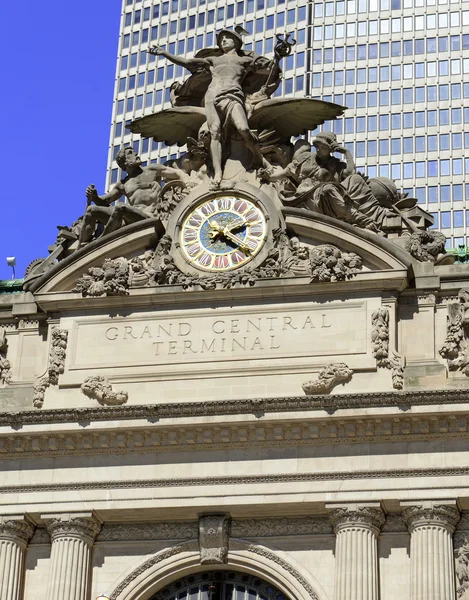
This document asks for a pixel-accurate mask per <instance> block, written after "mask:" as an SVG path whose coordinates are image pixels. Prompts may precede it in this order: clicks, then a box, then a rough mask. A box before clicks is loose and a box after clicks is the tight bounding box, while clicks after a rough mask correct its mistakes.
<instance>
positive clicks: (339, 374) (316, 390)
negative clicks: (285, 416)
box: [302, 363, 353, 396]
mask: <svg viewBox="0 0 469 600" xmlns="http://www.w3.org/2000/svg"><path fill="white" fill-rule="evenodd" d="M352 376H353V370H352V369H350V368H349V367H348V366H347V365H346V364H345V363H333V364H330V365H327V366H326V367H324V369H322V370H321V371H320V372H319V375H318V378H317V379H316V381H307V382H306V383H303V385H302V387H303V391H304V392H305V394H306V395H307V396H314V395H316V394H330V393H331V392H332V390H333V389H334V388H335V387H336V386H337V385H340V384H341V385H345V384H346V383H348V382H349V381H350V380H351V379H352Z"/></svg>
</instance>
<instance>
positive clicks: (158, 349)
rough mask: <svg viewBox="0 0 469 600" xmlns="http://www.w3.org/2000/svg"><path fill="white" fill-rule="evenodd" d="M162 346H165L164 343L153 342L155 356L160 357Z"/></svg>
mask: <svg viewBox="0 0 469 600" xmlns="http://www.w3.org/2000/svg"><path fill="white" fill-rule="evenodd" d="M162 344H163V342H153V346H155V356H159V355H160V346H161V345H162Z"/></svg>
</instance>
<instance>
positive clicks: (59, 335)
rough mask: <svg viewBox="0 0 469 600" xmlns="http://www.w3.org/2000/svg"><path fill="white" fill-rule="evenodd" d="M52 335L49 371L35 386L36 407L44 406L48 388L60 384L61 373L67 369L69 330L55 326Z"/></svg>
mask: <svg viewBox="0 0 469 600" xmlns="http://www.w3.org/2000/svg"><path fill="white" fill-rule="evenodd" d="M51 336H52V342H51V349H50V354H49V366H48V367H47V372H46V374H45V375H44V377H41V378H40V379H39V381H38V382H37V383H36V385H35V386H34V396H33V404H34V406H35V407H36V408H42V405H43V404H44V395H45V393H46V390H47V388H48V387H49V386H51V385H58V384H59V375H62V374H63V372H64V369H65V356H66V351H67V340H68V331H67V330H66V329H60V328H59V327H53V328H52V333H51Z"/></svg>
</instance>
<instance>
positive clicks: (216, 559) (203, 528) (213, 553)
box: [199, 515, 231, 565]
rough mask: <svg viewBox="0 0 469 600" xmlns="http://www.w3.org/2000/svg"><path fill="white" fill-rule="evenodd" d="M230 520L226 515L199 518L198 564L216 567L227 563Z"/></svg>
mask: <svg viewBox="0 0 469 600" xmlns="http://www.w3.org/2000/svg"><path fill="white" fill-rule="evenodd" d="M230 524H231V523H230V518H229V517H228V516H227V515H210V516H205V517H200V520H199V545H200V564H201V565H218V564H225V563H227V562H228V545H229V532H230Z"/></svg>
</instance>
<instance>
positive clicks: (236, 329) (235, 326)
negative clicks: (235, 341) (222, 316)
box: [230, 319, 239, 333]
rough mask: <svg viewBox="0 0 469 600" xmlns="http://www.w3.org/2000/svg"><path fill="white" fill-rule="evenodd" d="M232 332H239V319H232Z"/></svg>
mask: <svg viewBox="0 0 469 600" xmlns="http://www.w3.org/2000/svg"><path fill="white" fill-rule="evenodd" d="M230 333H239V319H231V331H230Z"/></svg>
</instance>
